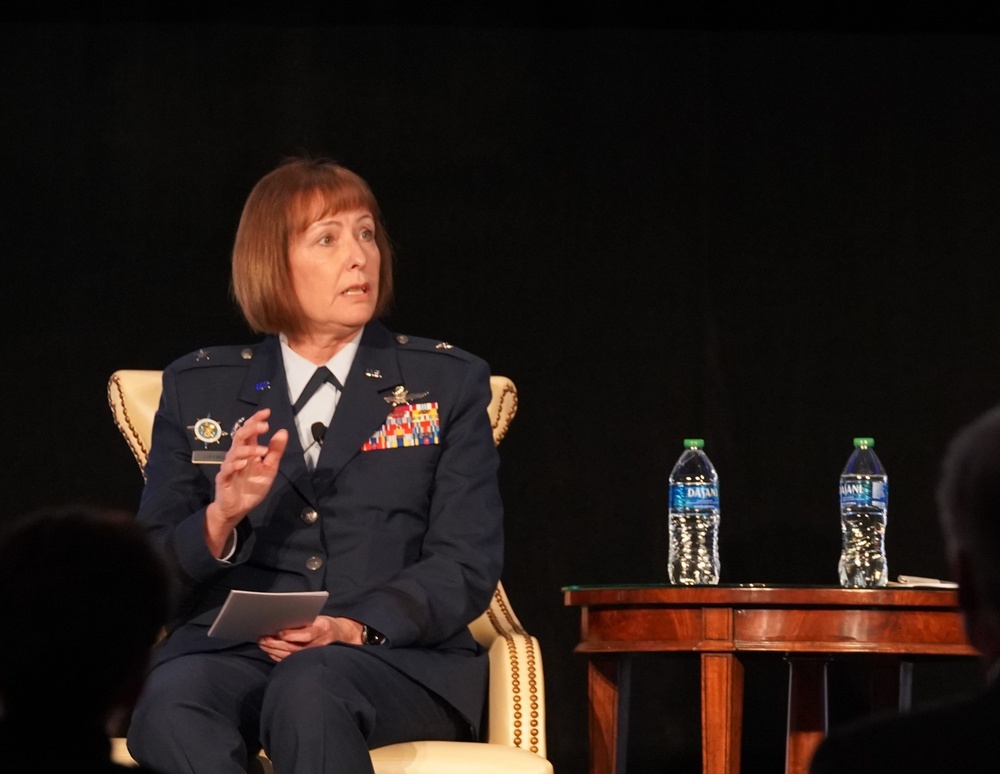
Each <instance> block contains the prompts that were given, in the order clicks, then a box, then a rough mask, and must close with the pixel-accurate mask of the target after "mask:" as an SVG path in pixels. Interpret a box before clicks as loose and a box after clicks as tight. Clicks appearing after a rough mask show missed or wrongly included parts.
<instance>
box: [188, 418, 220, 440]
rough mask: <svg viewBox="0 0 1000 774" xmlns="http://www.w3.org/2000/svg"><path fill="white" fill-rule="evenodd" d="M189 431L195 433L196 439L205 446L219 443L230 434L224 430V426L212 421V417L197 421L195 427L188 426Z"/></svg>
mask: <svg viewBox="0 0 1000 774" xmlns="http://www.w3.org/2000/svg"><path fill="white" fill-rule="evenodd" d="M188 430H190V431H191V432H193V433H194V437H195V438H197V439H198V440H199V441H201V442H202V443H203V444H205V446H208V445H209V444H210V443H218V442H219V441H221V440H222V439H223V438H225V437H226V436H227V435H229V433H227V432H226V431H225V430H223V429H222V425H220V424H219V423H218V422H216V421H215V420H214V419H212V417H211V416H208V417H205V418H204V419H197V420H195V423H194V424H193V425H188Z"/></svg>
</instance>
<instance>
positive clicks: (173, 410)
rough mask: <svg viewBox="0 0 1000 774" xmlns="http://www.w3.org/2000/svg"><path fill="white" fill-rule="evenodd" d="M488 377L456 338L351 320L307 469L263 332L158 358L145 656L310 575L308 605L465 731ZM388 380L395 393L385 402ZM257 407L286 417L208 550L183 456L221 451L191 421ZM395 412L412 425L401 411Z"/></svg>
mask: <svg viewBox="0 0 1000 774" xmlns="http://www.w3.org/2000/svg"><path fill="white" fill-rule="evenodd" d="M489 375H490V374H489V368H488V366H487V364H486V363H485V362H484V361H483V360H481V359H479V358H477V357H475V356H473V355H471V354H469V353H467V352H464V351H462V350H460V349H458V348H454V347H450V346H449V345H446V344H443V343H442V342H436V341H431V340H427V339H418V338H414V337H407V336H395V335H393V334H391V333H390V332H389V331H388V330H387V329H386V328H385V327H384V326H383V325H382V324H381V323H378V322H372V323H369V324H368V325H367V326H366V328H365V330H364V333H363V334H362V339H361V342H360V346H359V348H358V352H357V356H356V357H355V360H354V364H353V366H352V368H351V372H350V375H349V376H348V378H347V381H346V382H345V384H344V392H343V394H342V395H341V398H340V401H339V403H338V406H337V410H336V413H335V415H334V419H333V421H332V423H331V426H330V428H329V430H328V431H327V433H326V436H325V439H324V442H323V446H322V450H321V453H320V456H319V461H318V463H317V467H316V470H315V471H314V472H312V473H310V471H309V470H308V468H307V467H306V464H305V461H304V458H303V454H302V448H301V445H300V443H299V440H298V434H297V433H296V432H295V425H294V419H293V416H292V410H291V405H290V402H289V399H288V390H287V387H286V383H285V374H284V369H283V366H282V361H281V348H280V344H279V342H278V340H277V338H276V337H274V336H267V337H265V338H264V340H263V341H262V342H260V343H258V344H255V345H250V346H246V347H229V346H227V347H218V348H211V349H204V350H199V351H198V352H195V353H191V354H190V355H187V356H185V357H182V358H180V359H179V360H177V361H175V362H174V363H172V364H171V365H170V366H169V367H168V368H167V369H166V370H165V371H164V374H163V395H162V398H161V402H160V407H159V410H158V411H157V414H156V419H155V422H154V428H153V439H154V440H153V444H152V448H151V450H150V454H149V461H148V464H147V467H146V476H147V482H146V486H145V489H144V491H143V495H142V501H141V506H140V510H139V514H138V518H139V520H140V521H141V522H142V523H143V524H144V525H145V526H146V527H147V528H148V530H149V531H150V533H151V534H152V535H153V537H154V538H155V539H156V540H157V542H158V543H159V544H160V545H161V546H162V548H163V549H164V550H165V552H166V554H167V556H168V558H169V560H170V561H171V562H172V563H173V565H174V567H175V569H176V573H177V577H178V579H179V581H180V584H181V588H182V593H181V596H180V604H179V609H178V616H177V618H176V620H175V621H174V622H173V623H172V624H171V626H170V627H169V634H168V636H167V638H166V639H165V640H164V641H163V642H162V643H161V645H160V646H159V648H158V652H157V655H156V661H157V663H159V662H162V661H164V660H166V659H170V658H174V657H176V656H178V655H181V654H185V653H197V652H208V651H218V650H222V649H225V648H228V647H232V646H234V644H235V643H233V642H232V641H230V640H223V639H218V638H209V637H208V636H207V632H208V628H209V626H210V625H211V623H212V621H213V620H214V619H215V616H216V614H217V613H218V612H219V608H220V606H221V605H222V603H223V602H224V601H225V598H226V596H227V594H228V593H229V590H230V589H249V590H254V591H315V590H326V591H328V592H329V594H330V596H329V600H328V601H327V603H326V606H325V608H324V609H323V613H324V614H327V615H332V616H346V617H348V618H353V619H355V620H358V621H361V622H363V623H365V624H367V625H368V626H370V627H372V628H374V629H376V630H378V631H380V632H382V633H384V634H385V635H386V636H387V638H388V643H389V644H388V645H384V646H365V647H366V650H367V651H370V652H371V653H372V654H373V655H375V656H377V657H378V658H381V659H383V660H385V661H387V662H389V663H390V664H392V665H393V666H395V667H396V668H398V669H400V670H401V671H403V672H404V673H406V674H407V675H409V676H410V677H412V678H413V679H415V680H417V681H418V682H420V683H422V684H423V685H425V686H426V687H427V688H429V689H431V690H432V691H434V692H436V693H438V694H439V695H440V696H442V697H444V698H445V699H446V700H448V701H449V702H450V703H451V704H452V705H453V706H454V707H456V708H457V709H458V710H459V711H460V712H461V713H462V714H463V715H464V716H465V717H466V718H467V719H468V720H469V722H470V723H471V724H472V725H473V726H474V727H476V728H477V729H478V726H479V723H480V721H481V716H482V710H483V706H484V701H485V691H486V685H487V674H488V664H487V656H486V654H485V653H484V652H483V651H482V649H481V648H480V647H479V646H478V645H477V644H476V642H475V641H474V640H473V638H472V636H471V635H470V634H469V632H468V630H467V628H466V626H467V624H468V623H469V622H470V621H472V620H473V619H474V618H476V617H477V616H478V615H479V614H480V613H482V612H483V611H484V610H485V609H486V607H487V606H488V605H489V602H490V598H491V595H492V593H493V591H494V589H495V587H496V585H497V582H498V579H499V577H500V570H501V565H502V557H503V526H502V520H503V511H502V505H501V501H500V495H499V487H498V483H497V468H498V455H497V451H496V447H495V445H494V443H493V437H492V431H491V428H490V425H489V420H488V417H487V413H486V407H487V405H488V403H489V400H490V388H489ZM400 386H401V387H402V391H400V390H399V389H398V388H399V387H400ZM394 390H395V392H396V393H397V396H396V400H395V402H396V403H397V404H398V405H396V406H393V405H392V404H391V403H390V402H388V401H387V400H386V398H387V397H391V396H392V395H393V393H394ZM401 399H402V402H400V400H401ZM264 407H269V408H270V409H271V417H270V419H269V423H270V433H273V432H274V431H276V430H278V429H279V428H287V429H288V431H289V444H288V448H287V449H286V451H285V454H284V457H283V458H282V460H281V466H280V472H279V474H278V476H277V478H276V479H275V482H274V485H273V487H272V489H271V491H270V493H269V494H268V496H267V498H266V499H265V500H264V501H263V502H262V503H261V504H260V505H259V506H258V507H257V508H255V509H254V510H253V511H251V512H250V513H249V514H248V516H247V517H246V518H245V519H244V520H243V521H242V522H241V524H240V525H239V527H238V529H237V550H236V553H235V555H234V556H233V557H232V558H231V561H230V563H229V564H226V563H223V562H220V561H218V560H217V559H215V558H214V557H213V556H212V555H211V554H210V553H209V551H208V549H207V547H206V545H205V541H204V538H203V523H204V518H205V508H206V506H207V505H208V503H209V502H211V500H212V498H213V487H214V478H215V474H216V473H217V471H218V466H217V465H214V464H195V463H194V462H192V459H193V457H195V456H199V455H195V453H196V452H198V453H200V454H201V455H203V454H204V452H205V451H225V449H227V448H228V444H229V441H230V439H229V437H228V436H225V437H223V438H222V439H221V440H220V441H219V442H218V443H212V444H205V443H203V442H202V441H200V440H198V439H197V438H196V437H195V434H194V430H193V427H194V425H195V424H196V422H197V421H198V420H200V419H204V418H211V419H213V420H215V421H217V422H218V423H219V425H220V426H221V428H223V430H225V431H229V430H231V429H232V428H233V426H234V425H235V423H236V422H237V421H238V420H240V419H241V418H246V417H249V416H250V415H252V414H253V413H254V412H255V411H257V410H258V409H261V408H264ZM390 415H394V416H393V417H390ZM428 417H429V418H430V419H428ZM411 418H419V419H420V420H421V422H422V423H423V424H420V425H419V426H418V427H415V428H414V427H411V423H410V421H409V420H410V419H411ZM434 419H436V422H437V424H436V426H434V427H431V428H428V422H429V423H430V424H431V425H433V424H434V423H433V420H434ZM400 425H401V429H400V431H401V432H402V433H403V434H404V436H406V435H407V434H408V435H409V437H410V438H411V439H416V440H417V441H418V445H415V446H408V447H407V446H400V447H397V448H380V447H384V446H387V444H391V443H393V440H391V439H392V438H394V437H395V436H394V435H393V433H394V432H395V430H394V428H396V427H398V426H400ZM429 429H430V432H428V430H429ZM435 431H436V434H435ZM387 437H388V439H389V440H387ZM268 439H269V435H268V436H265V437H262V438H261V443H265V444H266V443H267V441H268ZM363 449H365V450H363ZM328 647H345V646H344V645H333V646H328Z"/></svg>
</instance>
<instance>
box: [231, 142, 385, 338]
mask: <svg viewBox="0 0 1000 774" xmlns="http://www.w3.org/2000/svg"><path fill="white" fill-rule="evenodd" d="M355 209H366V210H368V211H369V212H371V214H372V217H373V218H374V219H375V244H376V246H377V247H378V251H379V259H380V260H379V283H378V298H377V299H376V302H375V316H376V317H378V316H379V315H381V314H383V313H384V312H385V310H386V308H387V307H388V306H389V302H390V301H391V300H392V247H391V245H390V242H389V235H388V234H387V233H386V230H385V227H384V226H383V224H382V214H381V211H380V210H379V206H378V202H377V201H376V200H375V195H374V194H373V193H372V190H371V188H370V187H369V186H368V183H366V182H365V181H364V179H362V178H361V176H360V175H358V174H356V173H354V172H352V171H351V170H349V169H347V168H346V167H344V166H341V165H340V164H338V163H337V162H335V161H333V160H331V159H327V158H308V157H293V158H289V159H286V160H285V161H284V162H282V163H281V164H280V165H279V166H278V167H277V168H275V169H274V170H272V171H271V172H269V173H268V174H266V175H264V177H262V178H261V179H260V180H259V181H258V182H257V184H256V185H255V186H254V187H253V189H252V190H251V191H250V195H249V196H248V197H247V200H246V204H244V205H243V214H242V215H241V216H240V223H239V226H238V227H237V229H236V239H235V242H234V244H233V257H232V290H233V295H234V296H235V298H236V302H237V303H238V304H239V306H240V309H241V310H242V312H243V316H244V317H245V318H246V321H247V323H248V324H249V325H250V327H251V328H253V330H255V331H257V332H259V333H286V334H296V333H298V332H299V331H300V328H301V325H302V312H301V308H300V306H299V301H298V298H296V296H295V292H294V291H293V290H292V278H291V271H290V269H289V262H288V247H289V244H290V243H291V240H292V239H293V238H294V237H296V236H298V235H299V234H301V233H302V232H303V231H305V229H306V228H308V227H309V226H310V225H311V224H312V223H315V222H316V221H317V220H319V219H321V218H323V217H326V216H328V215H332V214H334V213H337V212H344V211H345V210H355Z"/></svg>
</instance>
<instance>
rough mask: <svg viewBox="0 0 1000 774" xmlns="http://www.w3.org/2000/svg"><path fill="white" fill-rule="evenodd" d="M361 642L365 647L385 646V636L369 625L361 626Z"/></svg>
mask: <svg viewBox="0 0 1000 774" xmlns="http://www.w3.org/2000/svg"><path fill="white" fill-rule="evenodd" d="M361 642H362V643H363V644H365V645H385V635H384V634H382V632H380V631H378V630H377V629H372V628H371V627H370V626H369V625H368V624H361Z"/></svg>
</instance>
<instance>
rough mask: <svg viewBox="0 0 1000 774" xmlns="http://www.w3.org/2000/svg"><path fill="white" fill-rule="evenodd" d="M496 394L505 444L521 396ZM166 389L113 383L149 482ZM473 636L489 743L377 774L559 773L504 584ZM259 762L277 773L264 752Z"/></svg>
mask: <svg viewBox="0 0 1000 774" xmlns="http://www.w3.org/2000/svg"><path fill="white" fill-rule="evenodd" d="M490 388H491V390H492V399H491V400H490V404H489V407H488V408H487V411H488V413H489V417H490V424H491V425H492V427H493V440H494V442H495V443H497V444H499V443H500V441H501V440H502V439H503V437H504V436H505V435H506V434H507V430H508V428H509V427H510V423H511V421H512V420H513V418H514V414H515V413H517V389H516V388H515V386H514V383H513V382H512V381H511V380H510V379H509V378H507V377H505V376H492V377H490ZM160 390H161V372H160V371H144V370H120V371H116V372H115V373H113V374H112V375H111V378H110V380H109V382H108V401H109V402H110V404H111V411H112V413H113V415H114V420H115V424H117V426H118V428H119V430H121V432H122V435H123V436H125V440H126V441H127V442H128V445H129V448H131V450H132V454H133V455H134V456H135V460H136V462H137V463H139V469H140V470H141V471H143V475H145V466H146V458H147V455H148V454H149V446H150V441H151V438H152V434H153V416H154V414H155V413H156V409H157V406H158V405H159V401H160ZM469 629H470V630H471V632H472V635H473V636H474V637H475V638H476V640H477V641H478V642H479V643H480V644H481V645H482V646H483V647H485V648H487V649H488V651H489V654H490V684H489V709H488V722H487V726H486V743H485V744H483V743H481V742H438V741H421V742H406V743H402V744H393V745H388V746H385V747H379V748H376V749H374V750H372V751H371V756H372V762H373V764H374V766H375V772H376V774H501V773H503V774H508V773H513V774H517V773H518V772H521V773H522V774H552V764H551V763H549V761H548V760H546V758H545V754H546V749H545V685H544V680H543V673H542V653H541V650H540V649H539V647H538V640H537V639H535V638H534V637H532V636H531V635H530V634H528V632H527V631H525V629H524V627H523V626H522V625H521V622H520V621H519V620H518V619H517V616H516V615H514V610H513V609H512V608H511V605H510V601H509V600H508V599H507V594H506V593H505V592H504V589H503V584H502V583H501V584H499V585H497V588H496V591H495V592H494V594H493V600H492V602H491V603H490V606H489V608H487V609H486V611H485V612H483V614H482V615H481V616H479V618H477V619H476V620H475V621H473V622H472V623H471V624H469ZM112 744H113V757H114V759H115V760H116V761H118V762H119V763H125V764H129V763H133V761H132V759H131V757H130V756H129V754H128V750H127V749H126V747H125V740H124V739H121V738H116V739H113V740H112ZM259 762H260V764H261V768H262V769H263V770H264V771H265V772H269V771H270V762H269V761H268V760H267V758H266V756H265V755H264V753H261V756H260V759H259Z"/></svg>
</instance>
